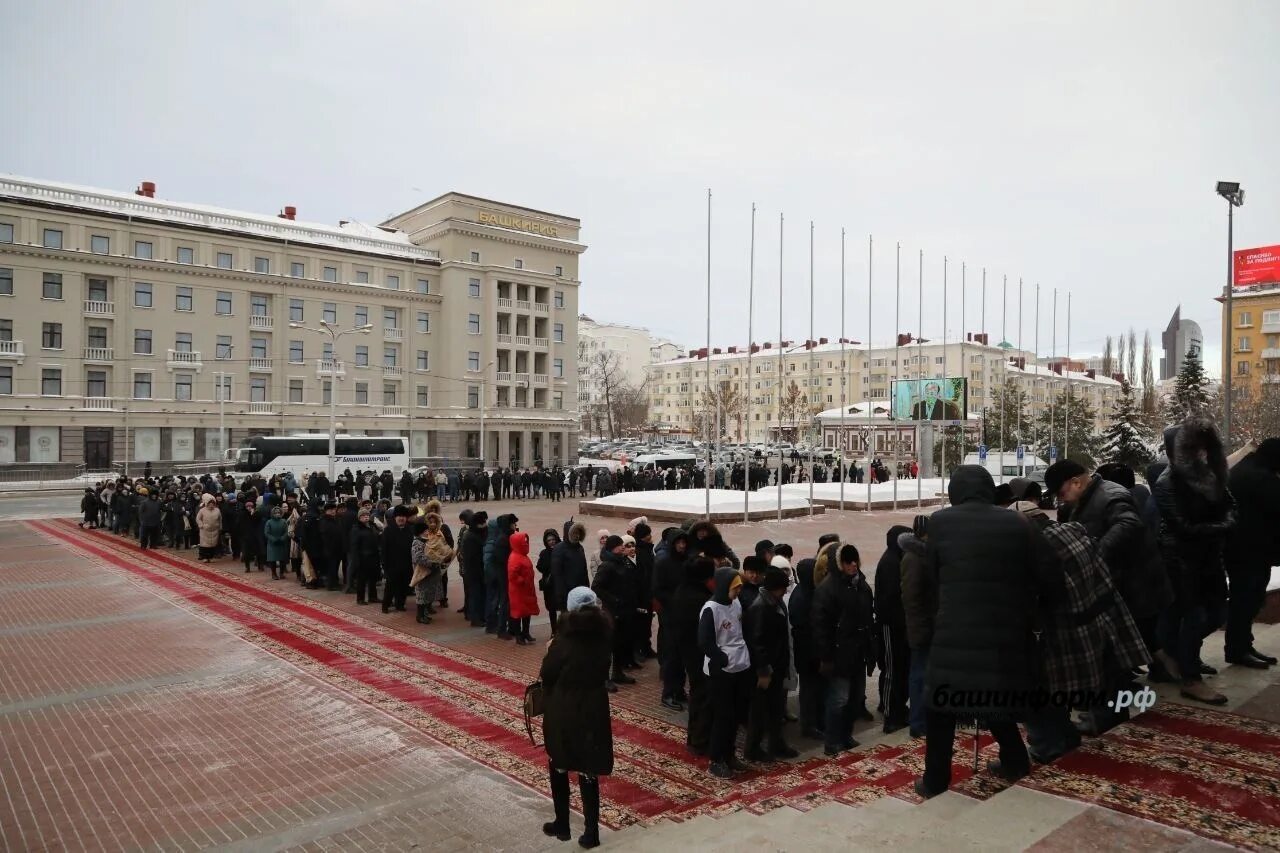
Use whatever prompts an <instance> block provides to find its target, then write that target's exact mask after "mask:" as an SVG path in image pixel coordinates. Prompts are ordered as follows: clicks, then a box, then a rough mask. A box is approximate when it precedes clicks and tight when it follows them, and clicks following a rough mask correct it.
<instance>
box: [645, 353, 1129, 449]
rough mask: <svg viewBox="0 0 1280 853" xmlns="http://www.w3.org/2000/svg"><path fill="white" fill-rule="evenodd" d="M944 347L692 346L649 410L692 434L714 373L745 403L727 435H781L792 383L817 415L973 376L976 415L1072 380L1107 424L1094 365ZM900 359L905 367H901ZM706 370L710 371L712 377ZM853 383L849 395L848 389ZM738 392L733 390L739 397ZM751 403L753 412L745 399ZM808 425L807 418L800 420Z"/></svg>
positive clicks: (662, 376) (1108, 399)
mask: <svg viewBox="0 0 1280 853" xmlns="http://www.w3.org/2000/svg"><path fill="white" fill-rule="evenodd" d="M969 337H972V338H975V340H966V341H964V342H957V343H952V344H947V345H946V346H944V345H942V344H940V343H924V344H918V343H914V342H913V343H909V344H906V345H904V346H902V347H872V348H870V349H868V348H867V347H866V346H864V345H862V344H855V343H852V342H845V343H844V344H841V343H840V342H839V341H835V342H832V341H830V340H828V339H827V338H819V339H818V340H816V341H804V342H800V343H796V342H794V341H783V342H781V344H778V343H774V342H765V343H763V344H756V345H754V346H753V347H751V348H750V349H751V352H750V365H748V348H747V347H736V346H731V347H728V348H727V349H726V350H723V351H722V350H721V349H720V348H714V349H712V351H711V352H710V353H709V354H708V353H707V352H706V351H705V349H702V350H690V351H689V352H688V353H687V354H686V355H685V356H682V357H680V358H676V359H672V360H670V361H666V362H659V363H656V364H652V365H650V366H649V383H648V391H649V415H650V421H651V423H652V425H653V426H654V427H655V428H657V429H660V430H661V431H666V432H672V433H682V432H692V431H693V429H694V426H695V423H696V419H697V418H698V417H700V413H701V411H702V409H703V408H704V405H703V399H704V394H705V391H706V388H707V383H708V378H710V380H711V382H712V383H713V384H715V385H717V386H719V387H720V388H722V389H724V390H723V391H722V392H721V393H722V395H723V398H729V399H731V398H733V397H735V396H736V397H737V398H739V399H740V400H741V401H743V402H742V404H741V405H740V406H739V407H738V411H737V413H736V414H735V415H733V416H731V417H729V418H727V419H726V425H725V432H727V433H728V434H729V435H730V436H732V437H734V438H735V439H738V440H740V441H743V442H758V441H767V440H769V439H770V438H772V437H775V436H776V435H777V432H778V427H779V425H780V423H782V424H783V425H784V426H788V427H789V426H794V424H792V423H790V422H787V423H783V421H782V420H781V419H780V418H781V416H782V414H783V413H782V412H780V400H784V399H786V398H787V397H788V396H790V395H791V392H790V387H791V385H792V383H794V384H795V385H796V387H797V388H798V389H799V391H800V394H801V395H802V397H801V399H802V400H803V401H804V402H806V403H807V405H808V407H809V410H810V411H811V412H815V413H816V412H821V411H824V410H828V409H831V408H833V407H835V408H838V407H840V406H841V405H843V404H845V403H849V404H854V403H859V404H860V403H862V402H863V401H870V400H886V399H888V397H889V392H890V387H891V383H892V382H893V381H894V380H895V379H928V378H935V379H941V378H944V377H955V376H964V377H965V378H967V379H968V394H969V412H970V413H971V414H976V413H978V412H980V411H982V409H983V408H985V407H987V406H989V405H991V404H992V403H993V400H994V398H993V394H994V392H995V391H997V390H998V389H999V388H1000V387H1001V385H1002V384H1003V383H1004V382H1006V381H1013V382H1016V383H1017V384H1018V386H1019V387H1021V388H1022V390H1023V391H1024V392H1025V393H1026V394H1027V395H1028V398H1029V401H1030V403H1029V405H1030V406H1031V407H1032V408H1033V409H1036V410H1038V409H1039V407H1040V406H1042V405H1048V401H1049V398H1050V395H1051V394H1056V393H1060V392H1062V391H1064V390H1065V389H1066V385H1067V383H1068V382H1070V383H1071V385H1072V388H1073V389H1074V392H1075V393H1076V394H1077V395H1085V396H1086V397H1087V398H1088V399H1089V401H1090V402H1091V403H1092V404H1093V405H1094V408H1095V412H1096V413H1097V420H1096V427H1097V428H1098V429H1099V430H1102V429H1104V428H1105V426H1106V423H1107V417H1108V415H1109V413H1110V412H1111V408H1112V405H1113V404H1114V402H1115V399H1116V397H1117V396H1118V395H1119V390H1120V383H1119V382H1117V381H1115V380H1114V379H1111V378H1108V377H1102V376H1098V375H1097V374H1096V372H1094V371H1087V372H1083V371H1082V372H1075V371H1069V370H1067V369H1066V368H1065V366H1064V365H1057V366H1055V367H1047V366H1041V365H1037V364H1036V363H1035V362H1036V359H1035V355H1034V353H1031V352H1024V351H1020V350H1018V349H1016V348H1015V347H1013V346H1011V345H1009V344H1004V345H1000V346H993V345H988V344H986V343H984V342H983V341H982V338H981V336H980V335H972V336H969ZM899 362H901V364H899ZM708 372H709V373H710V377H708ZM842 388H847V389H848V391H847V393H844V394H842V392H841V389H842ZM734 392H736V394H735V393H734ZM748 399H749V400H750V409H751V410H750V412H749V413H748V412H747V406H746V401H747V400H748ZM799 426H800V427H801V428H802V430H803V429H807V428H808V424H805V423H801V424H799Z"/></svg>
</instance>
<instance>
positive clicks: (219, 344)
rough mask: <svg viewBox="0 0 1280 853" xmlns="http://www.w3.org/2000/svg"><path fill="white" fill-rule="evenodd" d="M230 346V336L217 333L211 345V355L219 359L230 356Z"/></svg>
mask: <svg viewBox="0 0 1280 853" xmlns="http://www.w3.org/2000/svg"><path fill="white" fill-rule="evenodd" d="M231 348H232V344H231V336H230V335H218V338H217V340H216V341H215V342H214V345H213V357H214V358H219V359H228V358H231Z"/></svg>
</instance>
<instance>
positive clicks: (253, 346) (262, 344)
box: [249, 338, 267, 358]
mask: <svg viewBox="0 0 1280 853" xmlns="http://www.w3.org/2000/svg"><path fill="white" fill-rule="evenodd" d="M249 357H250V358H266V357H267V339H266V338H249Z"/></svg>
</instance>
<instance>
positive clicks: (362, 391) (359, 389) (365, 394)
mask: <svg viewBox="0 0 1280 853" xmlns="http://www.w3.org/2000/svg"><path fill="white" fill-rule="evenodd" d="M356 403H357V404H358V405H361V406H367V405H369V383H368V382H357V383H356Z"/></svg>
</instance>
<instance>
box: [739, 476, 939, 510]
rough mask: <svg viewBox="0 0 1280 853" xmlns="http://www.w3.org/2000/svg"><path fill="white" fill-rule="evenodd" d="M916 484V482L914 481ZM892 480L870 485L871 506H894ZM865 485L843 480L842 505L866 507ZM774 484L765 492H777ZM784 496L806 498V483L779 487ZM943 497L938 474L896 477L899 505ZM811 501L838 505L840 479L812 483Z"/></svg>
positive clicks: (932, 501)
mask: <svg viewBox="0 0 1280 853" xmlns="http://www.w3.org/2000/svg"><path fill="white" fill-rule="evenodd" d="M917 484H918V485H917ZM893 486H894V484H893V483H891V482H890V483H874V484H872V485H871V486H870V490H871V495H870V499H871V509H873V510H877V509H893V506H894V500H893ZM867 489H868V486H867V484H866V483H845V484H844V508H845V509H854V510H865V509H867ZM777 491H778V488H777V486H771V487H768V488H766V489H765V490H764V492H765V493H769V492H772V493H773V494H774V495H775V502H776V495H777ZM782 495H783V500H786V499H787V498H788V497H797V498H804V499H805V500H808V499H809V484H808V483H790V484H788V485H785V486H783V487H782ZM943 501H944V496H943V490H942V480H941V479H940V478H938V477H931V478H926V479H922V480H899V481H898V501H897V505H898V509H911V508H913V507H916V506H921V507H936V506H941V505H942V503H943ZM813 502H814V503H815V504H817V505H819V506H825V507H828V508H830V509H839V508H840V484H839V483H814V484H813Z"/></svg>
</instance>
